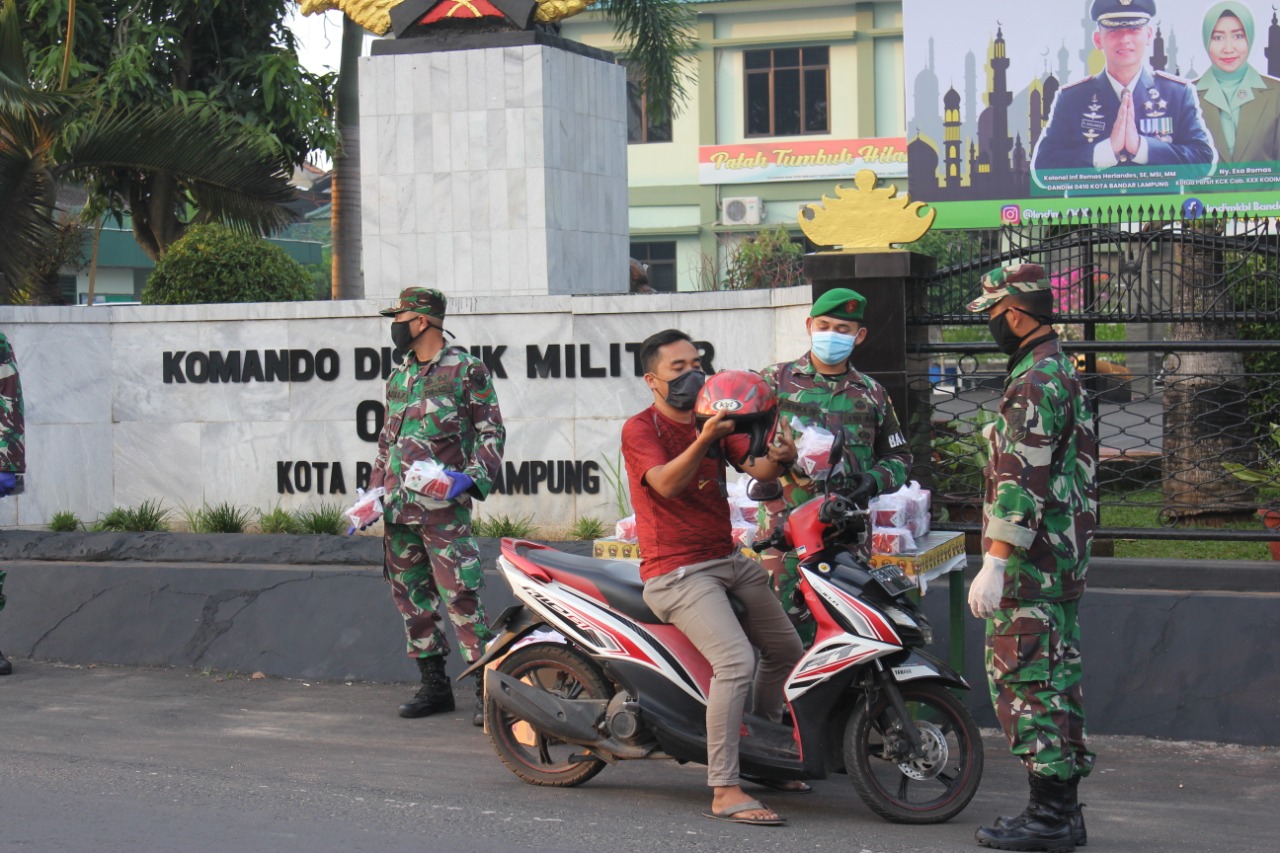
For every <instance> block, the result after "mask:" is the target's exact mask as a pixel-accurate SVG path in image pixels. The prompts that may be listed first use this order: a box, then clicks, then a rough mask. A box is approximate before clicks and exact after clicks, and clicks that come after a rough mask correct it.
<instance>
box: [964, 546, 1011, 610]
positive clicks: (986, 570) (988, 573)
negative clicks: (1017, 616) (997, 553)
mask: <svg viewBox="0 0 1280 853" xmlns="http://www.w3.org/2000/svg"><path fill="white" fill-rule="evenodd" d="M1008 562H1009V561H1008V560H1002V559H1000V558H999V557H993V556H991V555H990V554H984V555H983V557H982V569H981V570H980V571H979V572H978V574H977V576H976V577H974V579H973V583H971V584H969V609H970V610H971V611H973V615H974V616H977V617H978V618H979V619H988V618H990V616H991V614H992V613H994V612H995V611H996V608H997V607H999V606H1000V597H1001V593H1002V592H1003V591H1004V567H1005V564H1006V563H1008Z"/></svg>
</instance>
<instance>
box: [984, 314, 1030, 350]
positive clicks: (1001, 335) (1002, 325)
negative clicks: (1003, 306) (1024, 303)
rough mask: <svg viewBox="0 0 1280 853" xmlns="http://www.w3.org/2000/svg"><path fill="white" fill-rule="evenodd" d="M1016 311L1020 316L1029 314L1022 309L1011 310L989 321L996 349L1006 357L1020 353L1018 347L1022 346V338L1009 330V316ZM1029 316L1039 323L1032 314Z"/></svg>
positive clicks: (988, 324) (989, 328)
mask: <svg viewBox="0 0 1280 853" xmlns="http://www.w3.org/2000/svg"><path fill="white" fill-rule="evenodd" d="M1014 311H1017V312H1018V313H1019V314H1027V312H1026V311H1023V310H1022V309H1020V308H1010V309H1009V310H1008V311H1005V312H1004V313H1003V314H997V315H996V316H994V317H992V318H991V319H990V320H988V321H987V329H988V330H989V331H990V332H991V337H992V339H993V340H994V341H995V342H996V347H997V348H999V350H1000V352H1002V353H1004V354H1005V355H1013V354H1014V353H1015V352H1017V351H1018V347H1020V346H1022V341H1023V338H1022V336H1020V335H1018V334H1017V333H1016V332H1014V331H1013V329H1011V328H1009V315H1010V314H1012V313H1013V312H1014ZM1027 316H1028V317H1031V318H1032V319H1033V320H1036V321H1037V322H1039V319H1040V318H1038V317H1035V316H1034V315H1032V314H1027Z"/></svg>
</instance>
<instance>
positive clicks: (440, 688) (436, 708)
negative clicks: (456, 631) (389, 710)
mask: <svg viewBox="0 0 1280 853" xmlns="http://www.w3.org/2000/svg"><path fill="white" fill-rule="evenodd" d="M418 671H419V672H421V673H422V686H421V687H419V688H418V692H417V693H415V694H414V695H413V698H412V699H410V700H409V701H408V702H405V703H404V704H403V705H401V706H400V716H402V717H429V716H431V715H432V714H438V713H440V712H441V711H452V710H453V687H452V685H450V684H449V676H447V675H445V674H444V658H443V657H441V656H440V655H433V656H432V657H429V658H418Z"/></svg>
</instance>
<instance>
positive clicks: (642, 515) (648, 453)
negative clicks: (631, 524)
mask: <svg viewBox="0 0 1280 853" xmlns="http://www.w3.org/2000/svg"><path fill="white" fill-rule="evenodd" d="M697 437H698V426H697V424H696V423H687V424H682V423H679V422H678V421H673V420H671V419H670V418H668V417H666V416H664V415H663V414H662V413H661V412H659V411H658V409H657V408H656V407H654V406H650V407H649V408H647V409H645V410H644V411H643V412H641V413H640V414H638V415H635V416H633V417H632V418H630V419H629V420H628V421H627V422H626V424H625V425H623V427H622V458H623V459H624V460H625V462H626V466H627V481H628V482H629V483H630V485H631V506H632V507H633V508H634V509H635V513H636V536H637V538H639V540H640V577H641V578H642V579H644V580H648V579H649V578H654V577H658V576H659V575H665V574H666V573H667V572H673V571H675V570H676V569H678V568H680V567H681V566H688V565H690V564H692V563H701V562H703V561H705V560H715V559H719V558H721V557H727V556H728V555H729V554H731V553H733V528H732V524H731V523H730V521H729V503H728V500H727V497H726V495H725V492H724V489H723V486H722V485H721V483H722V482H723V481H724V465H725V460H724V459H723V458H719V459H717V458H712V456H711V455H710V454H708V455H706V456H704V457H702V461H701V462H700V463H699V464H698V472H697V474H696V475H695V476H694V478H693V481H692V482H690V483H689V485H688V486H687V487H686V488H685V490H684V491H683V492H681V493H680V494H679V495H677V496H676V497H674V498H664V497H662V496H661V495H659V494H658V493H657V492H655V491H654V490H653V489H651V488H650V487H649V486H648V484H646V483H645V482H644V475H645V473H646V472H647V471H649V469H651V468H656V467H657V466H659V465H666V464H667V463H668V462H670V461H671V460H672V459H675V458H676V457H677V456H679V455H680V454H681V453H683V452H684V451H685V450H687V449H688V447H689V445H691V444H693V442H694V440H695V439H696V438H697ZM750 441H751V440H750V437H748V436H746V435H731V436H729V437H728V438H726V439H724V440H723V441H722V442H721V443H720V446H721V448H722V451H723V452H724V453H726V454H728V458H729V459H732V460H739V461H740V460H743V459H745V458H746V455H747V449H748V447H749V446H750Z"/></svg>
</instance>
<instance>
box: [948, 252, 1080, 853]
mask: <svg viewBox="0 0 1280 853" xmlns="http://www.w3.org/2000/svg"><path fill="white" fill-rule="evenodd" d="M969 310H970V311H973V312H975V313H976V312H986V313H988V314H989V315H990V322H989V328H990V329H991V334H992V337H993V338H994V339H995V341H996V345H997V346H998V347H999V348H1000V350H1001V351H1002V352H1004V353H1005V354H1006V355H1008V356H1009V363H1008V368H1009V378H1008V379H1007V380H1006V381H1005V390H1004V396H1003V398H1002V399H1001V401H1000V409H999V412H998V416H997V418H996V420H995V422H994V423H993V424H992V425H991V426H990V427H988V428H987V439H988V442H989V444H990V451H991V452H990V457H989V460H988V463H987V471H986V479H987V485H986V495H985V498H984V501H983V521H982V525H983V530H982V548H983V554H984V556H983V559H982V569H981V571H979V573H978V575H977V577H975V578H974V580H973V583H972V584H971V586H970V589H969V607H970V609H971V610H972V611H973V614H974V616H977V617H978V618H981V619H986V620H987V626H986V636H987V643H986V666H987V677H988V681H989V683H990V687H991V701H992V703H993V705H994V706H995V711H996V717H997V719H998V720H999V722H1000V728H1001V729H1002V730H1003V731H1004V733H1005V735H1006V737H1008V739H1009V744H1010V748H1011V749H1012V751H1013V754H1014V755H1016V756H1017V757H1018V758H1019V759H1021V760H1022V762H1023V764H1025V765H1026V767H1027V771H1028V775H1029V783H1030V788H1031V798H1030V802H1029V803H1028V804H1027V808H1026V810H1025V811H1023V813H1022V814H1021V815H1018V816H1017V817H999V818H997V819H996V821H995V824H994V825H993V826H989V827H985V826H984V827H982V828H981V829H979V830H978V831H977V840H978V843H979V844H981V845H983V846H985V847H994V848H996V849H999V850H1074V849H1075V847H1076V845H1082V844H1084V843H1085V842H1086V840H1087V836H1086V834H1085V827H1084V816H1083V814H1082V813H1081V811H1080V803H1079V799H1078V797H1077V788H1078V785H1079V782H1080V779H1081V778H1082V777H1084V776H1087V775H1089V771H1090V770H1091V769H1092V768H1093V763H1094V754H1093V753H1092V752H1091V751H1090V750H1089V747H1088V745H1087V743H1086V739H1085V720H1084V705H1083V694H1082V691H1081V684H1080V680H1081V657H1080V623H1079V613H1078V610H1079V602H1080V596H1081V595H1082V594H1083V593H1084V587H1085V572H1086V570H1087V569H1088V566H1089V550H1090V548H1091V546H1092V542H1093V533H1094V529H1095V528H1096V527H1097V507H1098V439H1097V433H1096V432H1095V430H1094V423H1093V415H1092V414H1091V413H1090V411H1089V408H1088V405H1087V403H1086V400H1085V395H1084V392H1083V390H1082V389H1081V387H1080V382H1079V380H1078V379H1077V378H1076V373H1075V368H1074V366H1073V365H1072V362H1071V359H1069V358H1068V357H1067V356H1066V355H1064V354H1063V352H1062V349H1061V347H1060V345H1059V342H1058V335H1057V333H1056V332H1055V331H1054V329H1053V326H1052V325H1051V323H1052V314H1053V301H1052V292H1051V290H1050V289H1049V284H1048V282H1046V281H1045V280H1044V270H1043V269H1042V268H1041V267H1039V266H1037V265H1035V264H1014V265H1011V266H1008V267H1005V268H1003V269H998V270H994V271H993V272H990V273H988V274H987V275H985V276H983V279H982V294H981V296H979V297H978V298H977V299H976V300H974V301H973V302H971V303H970V304H969Z"/></svg>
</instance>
